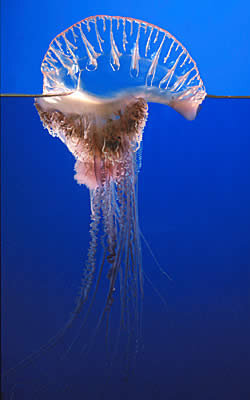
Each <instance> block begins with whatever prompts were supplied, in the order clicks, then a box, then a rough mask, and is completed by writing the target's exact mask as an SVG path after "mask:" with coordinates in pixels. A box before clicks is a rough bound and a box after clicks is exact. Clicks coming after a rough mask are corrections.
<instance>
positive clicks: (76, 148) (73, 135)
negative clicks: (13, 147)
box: [35, 92, 148, 189]
mask: <svg viewBox="0 0 250 400" xmlns="http://www.w3.org/2000/svg"><path fill="white" fill-rule="evenodd" d="M35 105H36V108H37V110H38V112H39V115H40V118H41V120H42V122H43V124H44V127H45V128H47V129H48V131H49V132H50V133H51V134H52V135H53V136H58V137H59V138H60V139H61V140H62V141H63V142H64V143H65V144H66V146H67V147H68V149H69V150H70V151H71V153H72V154H73V155H74V156H75V158H76V160H77V161H76V165H75V171H76V175H75V178H76V180H77V182H78V183H79V184H85V185H86V186H87V187H88V188H89V189H94V188H95V187H97V186H100V185H102V184H103V183H104V182H105V181H107V180H110V179H113V180H114V181H117V179H119V176H120V175H121V174H123V173H125V171H124V168H121V166H122V165H124V163H123V161H124V159H125V157H126V155H127V154H128V153H129V152H136V150H137V149H138V148H139V146H140V143H141V140H142V132H143V128H144V126H145V122H146V118H147V109H148V107H147V103H146V102H145V100H144V99H143V98H136V97H132V96H126V97H122V98H116V99H110V100H108V99H105V100H103V99H100V98H95V97H93V96H88V95H86V94H85V93H84V92H77V93H74V94H72V95H69V96H66V97H61V98H60V97H59V98H42V99H37V100H36V103H35Z"/></svg>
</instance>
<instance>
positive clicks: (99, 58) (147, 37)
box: [35, 15, 206, 336]
mask: <svg viewBox="0 0 250 400" xmlns="http://www.w3.org/2000/svg"><path fill="white" fill-rule="evenodd" d="M41 69H42V73H43V78H44V80H43V93H44V94H52V95H53V93H55V94H57V93H65V94H67V93H69V94H68V95H66V96H55V97H53V96H52V97H39V98H37V99H36V102H35V106H36V108H37V111H38V113H39V115H40V118H41V121H42V122H43V125H44V127H45V128H47V129H48V131H49V133H50V134H51V135H52V136H56V137H59V138H60V139H61V140H62V141H63V142H64V143H65V144H66V146H67V147H68V149H69V150H70V152H71V153H72V154H73V155H74V157H75V159H76V164H75V172H76V174H75V179H76V180H77V182H78V183H79V184H85V185H86V186H87V187H88V188H89V190H90V198H91V229H90V245H89V250H88V256H87V261H86V265H85V267H84V270H83V278H82V286H81V292H80V295H79V298H78V300H77V304H76V308H75V310H74V313H73V315H74V316H76V315H77V314H79V312H80V311H81V310H82V306H83V304H85V303H86V302H87V301H88V297H89V293H90V291H91V288H92V286H93V283H94V282H95V285H96V286H98V282H99V275H98V278H97V277H96V254H97V250H98V246H101V247H103V249H104V252H103V256H102V260H101V263H100V265H101V268H100V271H99V272H98V274H101V273H102V270H103V266H104V265H105V266H106V269H107V271H108V273H107V277H108V281H109V283H108V289H107V297H106V299H105V302H104V308H103V311H102V313H101V316H100V318H99V322H98V324H97V327H99V326H100V324H101V322H102V320H103V318H104V317H105V315H106V316H107V317H108V315H109V312H110V310H111V306H112V303H113V300H114V296H115V289H116V287H117V285H118V281H119V291H120V299H121V306H120V307H121V326H122V327H125V328H126V329H127V330H131V329H132V328H131V327H133V326H134V330H135V331H136V332H137V333H138V321H139V319H140V318H139V314H140V305H139V304H140V301H141V300H142V296H143V272H142V263H141V245H140V228H139V222H138V209H137V195H136V193H137V191H136V185H137V175H138V171H139V169H140V155H139V153H138V149H139V148H140V145H141V141H142V135H143V129H144V126H145V123H146V120H147V112H148V105H147V104H148V102H156V103H162V104H165V105H168V106H170V107H172V108H173V109H175V110H176V111H177V112H179V113H180V114H182V115H183V116H184V117H185V118H187V119H189V120H192V119H194V118H195V116H196V113H197V110H198V108H199V105H200V104H201V103H202V101H203V99H204V98H205V96H206V92H205V88H204V85H203V82H202V80H201V78H200V75H199V71H198V69H197V66H196V63H195V62H194V60H193V59H192V58H191V56H190V55H189V53H188V52H187V50H186V49H185V47H184V46H183V45H182V44H181V43H180V42H179V41H178V40H177V39H175V38H174V37H173V36H172V35H171V34H170V33H169V32H167V31H165V30H163V29H161V28H158V27H156V26H154V25H151V24H148V23H146V22H143V21H140V20H136V19H132V18H124V17H111V16H104V15H100V16H95V17H89V18H86V19H84V20H82V21H80V22H78V23H76V24H74V25H72V26H71V27H70V28H68V29H67V30H65V31H64V32H62V33H61V34H60V35H58V36H56V38H55V39H54V40H53V41H52V42H51V44H50V46H49V49H48V51H47V52H46V54H45V57H44V59H43V62H42V67H41ZM100 226H101V227H102V228H100ZM98 231H101V232H102V233H103V235H102V240H101V241H98ZM118 278H119V279H118ZM96 286H95V287H96ZM73 319H74V317H72V318H71V320H70V323H71V322H72V321H73ZM132 321H133V322H132ZM70 323H69V324H68V325H67V326H69V325H70ZM133 324H134V325H133ZM137 333H136V335H137ZM136 335H135V336H136Z"/></svg>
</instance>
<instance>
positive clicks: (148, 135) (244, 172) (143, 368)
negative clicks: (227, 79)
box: [1, 99, 250, 400]
mask: <svg viewBox="0 0 250 400" xmlns="http://www.w3.org/2000/svg"><path fill="white" fill-rule="evenodd" d="M249 107H250V101H248V100H246V101H244V100H212V99H211V100H206V101H205V102H204V104H203V106H202V109H201V111H200V113H199V115H198V117H197V119H196V120H195V121H193V122H189V121H186V120H185V119H184V118H182V117H181V116H179V115H178V114H177V113H176V112H175V111H173V110H171V109H170V108H168V107H165V106H161V105H156V104H150V105H149V118H148V122H147V125H146V128H145V131H144V139H143V163H142V168H141V172H140V174H139V215H140V224H141V228H142V231H143V233H144V235H145V236H146V238H147V240H148V241H149V243H150V245H151V247H152V249H153V251H154V253H155V254H156V256H157V258H158V260H159V262H160V264H161V265H162V266H163V267H164V269H166V270H167V272H168V273H169V274H170V275H171V277H172V281H168V280H167V279H166V278H165V277H164V276H163V275H162V274H161V272H160V271H159V269H158V268H157V267H156V265H155V264H154V263H153V260H152V258H151V256H150V254H149V253H148V251H147V249H146V248H145V246H144V247H143V268H144V270H145V272H146V274H147V275H148V276H149V277H150V279H151V281H152V283H153V285H154V286H155V287H156V288H157V290H159V292H160V293H161V295H162V296H163V297H164V298H165V300H166V302H167V307H164V305H163V303H162V301H161V299H160V298H159V296H157V295H156V293H155V291H154V290H153V289H152V287H151V285H149V284H148V282H147V281H145V296H144V312H143V335H142V338H143V340H142V343H140V346H139V348H138V353H137V363H136V368H134V369H132V370H131V371H130V372H129V374H128V375H127V376H126V377H125V379H124V378H123V376H122V375H121V373H120V371H119V370H115V369H114V368H113V369H112V368H111V369H110V368H107V366H106V363H105V348H104V347H105V346H104V345H103V343H104V341H103V336H104V335H105V328H102V330H101V332H100V334H99V335H98V337H97V339H96V343H95V346H94V347H93V349H92V350H91V352H90V354H89V355H88V357H85V356H84V354H83V355H80V354H79V351H80V350H81V348H82V345H83V344H84V340H85V336H84V335H85V334H84V333H83V336H82V337H81V339H80V340H79V342H77V344H76V348H74V350H73V351H72V354H69V357H68V359H66V361H65V360H64V361H63V362H61V361H60V360H59V358H60V355H61V354H62V352H63V349H65V348H64V347H63V345H59V346H58V347H57V348H56V349H55V350H54V351H51V352H48V353H47V354H46V355H44V356H43V357H41V358H40V359H39V360H38V362H35V363H34V364H32V365H31V366H29V367H27V368H20V369H19V370H17V371H16V372H15V373H13V374H10V376H9V378H8V385H7V387H6V388H5V387H4V390H5V394H6V396H5V397H4V399H10V398H11V397H9V396H10V392H11V390H12V391H13V392H14V396H13V397H12V400H24V399H25V400H30V399H35V398H38V399H53V400H55V399H59V398H60V399H91V400H96V399H118V398H119V399H121V400H123V399H124V400H125V399H129V400H134V399H139V398H143V399H145V400H148V399H159V400H161V399H162V400H166V399H169V400H172V399H173V400H182V399H185V400H201V399H202V400H210V399H213V400H224V399H227V400H228V399H234V400H238V399H239V400H248V399H249V398H250V384H249V368H250V324H249V311H250V298H249V296H250V295H249V282H250V276H249V268H250V185H249V182H250V162H249V159H250V135H249V133H250V129H249V109H250V108H249ZM1 116H2V119H1V140H2V148H1V150H2V154H1V156H2V158H1V163H2V165H1V166H2V287H3V292H2V293H3V304H2V308H3V313H2V319H3V331H2V333H3V338H2V339H3V362H4V367H5V368H7V369H8V368H10V367H12V366H14V365H16V364H17V363H18V362H19V361H20V360H22V359H23V358H24V357H25V356H27V355H28V354H30V352H32V351H34V350H36V349H38V348H39V347H40V346H41V345H42V344H44V343H46V342H47V340H48V339H49V338H50V337H51V336H52V335H54V334H55V333H56V332H57V331H58V329H60V328H61V327H62V326H63V325H64V323H65V322H66V321H67V319H68V317H69V314H70V312H71V311H72V310H73V307H74V304H75V303H74V300H75V297H76V294H77V292H78V289H79V285H80V278H81V269H82V266H83V263H84V259H85V257H86V254H87V248H88V240H89V233H88V231H89V213H90V210H89V194H88V190H87V189H86V188H85V187H80V186H78V185H77V183H76V182H75V181H74V179H73V175H74V173H73V166H74V159H73V156H72V155H71V154H70V153H69V152H68V150H67V148H66V147H65V146H64V145H63V144H62V143H61V142H60V141H59V140H58V139H54V138H52V137H51V136H50V135H49V134H48V132H47V131H45V130H44V129H43V128H42V125H41V123H40V120H39V117H38V114H37V112H36V110H35V108H34V106H33V100H31V99H22V100H20V99H2V100H1ZM102 295H103V293H102V292H100V293H98V301H99V302H101V301H102ZM93 316H95V311H93ZM91 318H92V317H91ZM91 318H90V322H89V324H90V325H91V323H92V319H91ZM115 321H117V324H118V322H119V315H118V313H117V312H116V311H115V314H114V324H115ZM86 329H88V327H87V328H86ZM67 339H68V338H65V341H66V342H67ZM68 340H69V339H68ZM54 383H56V385H54ZM65 384H67V385H69V389H68V391H67V390H66V388H65V387H64V385H65ZM13 385H16V386H14V387H13ZM40 385H45V386H46V391H45V392H44V394H43V392H41V390H40V389H41V386H40ZM39 390H40V392H39V395H38V396H37V397H36V395H35V394H34V393H36V392H37V391H39Z"/></svg>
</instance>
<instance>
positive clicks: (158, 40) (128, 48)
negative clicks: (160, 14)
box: [41, 15, 206, 119]
mask: <svg viewBox="0 0 250 400" xmlns="http://www.w3.org/2000/svg"><path fill="white" fill-rule="evenodd" d="M41 70H42V73H43V76H44V83H43V92H44V93H53V92H57V93H58V92H60V93H61V92H67V91H73V92H76V93H77V94H80V95H82V96H83V97H84V99H85V100H86V101H87V102H89V103H91V102H92V103H94V104H100V103H107V102H110V101H116V100H117V99H119V98H123V97H126V96H128V95H131V96H133V97H137V98H139V97H140V98H144V99H145V101H147V102H157V103H162V104H167V105H169V106H171V107H172V108H174V109H175V110H176V111H178V112H179V113H181V114H182V115H183V116H185V117H186V118H187V119H194V118H195V116H196V113H197V109H198V107H199V104H201V103H202V101H203V99H204V98H205V96H206V91H205V88H204V85H203V82H202V80H201V78H200V75H199V71H198V69H197V66H196V63H195V61H194V60H193V59H192V58H191V56H190V54H189V53H188V51H187V50H186V49H185V47H184V46H183V45H182V44H181V43H180V42H179V41H178V40H177V39H175V38H174V36H172V35H171V34H170V33H169V32H167V31H165V30H164V29H161V28H158V27H157V26H155V25H152V24H149V23H146V22H143V21H140V20H137V19H133V18H125V17H111V16H106V15H98V16H94V17H89V18H86V19H84V20H82V21H80V22H78V23H76V24H74V25H72V26H71V27H70V28H68V29H67V30H65V31H64V32H62V33H61V34H59V35H58V36H56V37H55V39H54V40H53V41H52V42H51V44H50V46H49V49H48V51H47V53H46V54H45V57H44V59H43V62H42V66H41ZM76 93H75V94H76ZM67 97H71V96H67Z"/></svg>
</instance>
